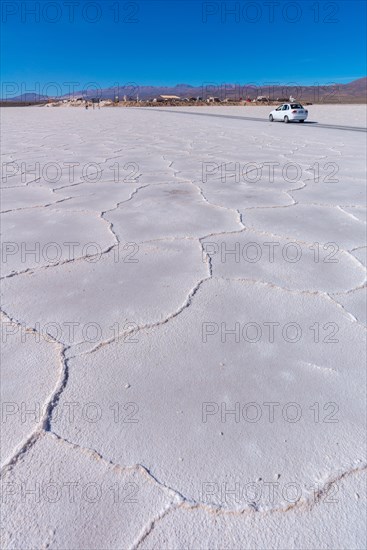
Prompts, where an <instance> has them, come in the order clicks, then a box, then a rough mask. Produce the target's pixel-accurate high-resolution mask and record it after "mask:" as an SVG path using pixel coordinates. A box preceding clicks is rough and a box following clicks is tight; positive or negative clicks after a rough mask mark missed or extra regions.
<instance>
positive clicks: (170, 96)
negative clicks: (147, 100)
mask: <svg viewBox="0 0 367 550" xmlns="http://www.w3.org/2000/svg"><path fill="white" fill-rule="evenodd" d="M159 97H160V98H161V99H163V100H164V101H172V100H177V99H181V98H180V97H179V96H178V95H160V96H159Z"/></svg>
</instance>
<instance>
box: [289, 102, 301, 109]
mask: <svg viewBox="0 0 367 550" xmlns="http://www.w3.org/2000/svg"><path fill="white" fill-rule="evenodd" d="M291 109H303V107H302V105H301V104H300V103H292V105H291Z"/></svg>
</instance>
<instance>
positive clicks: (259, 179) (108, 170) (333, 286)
mask: <svg viewBox="0 0 367 550" xmlns="http://www.w3.org/2000/svg"><path fill="white" fill-rule="evenodd" d="M268 110H269V109H268V108H267V107H243V108H238V107H233V108H232V107H226V108H219V107H203V108H186V109H184V108H179V109H177V111H176V112H175V111H174V109H173V108H167V109H162V108H159V109H135V108H131V109H124V108H104V109H101V110H97V109H96V110H92V109H90V110H88V111H85V110H84V109H80V108H49V109H46V108H39V107H34V108H22V109H21V108H8V109H3V110H2V111H1V118H2V134H3V146H2V181H1V186H2V206H1V212H2V214H1V218H2V234H3V236H2V239H3V243H2V261H1V266H2V312H3V313H2V344H3V346H2V347H3V352H2V388H1V397H2V403H3V407H2V440H3V441H2V478H3V480H2V483H3V485H2V493H3V496H2V502H3V506H2V513H3V514H4V517H3V519H2V538H3V542H2V547H3V548H8V549H18V548H52V549H84V548H91V549H92V548H93V549H96V550H97V549H102V548H103V549H106V548H108V549H110V548H111V549H112V548H113V549H125V548H141V549H142V548H144V549H158V548H159V549H161V548H166V549H169V550H172V549H181V548H195V549H197V548H200V549H218V550H219V549H223V548H228V549H240V548H241V549H242V548H246V549H253V548H259V549H264V550H265V549H267V550H268V549H270V548H274V549H275V548H276V549H285V548H286V549H298V548H302V549H309V548H320V549H327V548H343V549H344V548H345V549H347V548H348V549H361V548H364V547H365V540H366V531H365V526H364V523H365V522H364V518H365V513H366V506H365V483H366V482H365V474H366V457H365V443H366V442H365V433H366V422H365V418H366V407H365V385H366V373H365V362H366V325H365V323H366V294H365V286H366V251H367V248H366V188H365V179H364V178H365V174H364V169H365V164H366V133H364V132H361V131H357V128H360V127H363V126H365V120H366V109H365V106H360V105H357V106H342V105H331V106H327V105H325V106H310V107H309V111H310V121H315V122H317V121H318V122H320V123H322V124H325V125H335V128H332V127H330V128H326V127H321V126H318V125H317V124H308V125H305V124H304V125H297V124H289V125H285V124H281V123H270V122H267V121H266V117H267V114H268ZM172 111H174V112H172ZM178 111H180V112H178ZM197 114H201V115H202V116H195V115H197ZM207 114H209V115H213V114H215V115H217V116H215V117H213V116H206V115H207ZM230 117H248V119H242V120H241V119H240V118H230ZM251 117H252V118H260V119H261V118H263V119H264V121H257V120H250V118H251ZM337 126H340V127H341V126H345V127H349V128H350V129H344V130H343V129H338V127H337ZM351 127H355V130H353V128H351Z"/></svg>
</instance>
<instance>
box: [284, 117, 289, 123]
mask: <svg viewBox="0 0 367 550" xmlns="http://www.w3.org/2000/svg"><path fill="white" fill-rule="evenodd" d="M284 122H285V123H286V124H288V122H289V118H288V117H287V116H285V117H284Z"/></svg>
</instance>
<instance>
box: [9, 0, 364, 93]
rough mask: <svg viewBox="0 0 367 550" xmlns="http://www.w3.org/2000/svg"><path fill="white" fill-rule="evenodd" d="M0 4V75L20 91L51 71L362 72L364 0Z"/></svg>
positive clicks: (134, 76)
mask: <svg viewBox="0 0 367 550" xmlns="http://www.w3.org/2000/svg"><path fill="white" fill-rule="evenodd" d="M73 3H74V4H75V5H74V7H72V6H71V5H72V4H73ZM37 4H38V6H37ZM67 4H69V5H67ZM269 4H273V7H271V6H270V5H269ZM38 7H39V13H37V14H36V16H35V15H34V14H32V13H30V12H31V11H32V10H33V11H34V10H35V9H36V10H38ZM1 9H2V18H1V20H2V38H1V62H2V80H3V82H15V83H21V82H26V83H27V87H28V88H29V90H28V91H32V89H33V87H34V86H32V84H33V83H35V82H38V83H40V85H41V86H42V87H43V86H44V85H45V84H46V83H47V82H51V81H54V82H57V83H58V84H59V85H62V84H63V83H64V82H68V81H74V82H79V83H80V84H81V86H80V87H79V89H80V88H82V87H83V86H84V85H86V84H87V83H88V82H91V81H93V82H96V83H98V84H99V85H100V86H101V87H107V86H110V85H113V84H114V83H116V82H118V83H119V84H120V85H124V84H125V83H127V82H135V83H137V84H138V85H146V84H153V85H158V84H166V85H174V84H177V83H189V84H193V85H201V84H203V83H208V82H215V83H223V82H231V83H241V84H243V83H250V82H251V83H255V84H258V85H260V84H264V83H268V82H279V83H283V84H284V83H289V82H296V83H298V84H313V83H315V82H317V83H320V84H326V83H330V82H341V83H343V82H348V81H350V80H353V79H356V78H360V77H362V76H365V75H366V56H365V51H366V38H365V25H366V2H365V1H364V0H348V1H341V2H339V1H335V2H329V1H319V2H318V1H317V0H309V1H308V0H297V1H296V2H288V1H287V2H284V1H282V0H274V1H273V2H272V0H261V1H252V2H249V1H243V2H239V1H237V2H233V1H227V2H221V1H210V2H209V1H208V2H201V1H198V0H142V1H141V0H137V1H131V2H130V1H120V2H119V1H115V0H102V1H99V2H89V1H85V0H78V1H76V0H74V2H73V0H68V1H67V0H56V1H55V0H53V1H52V2H51V0H50V1H49V0H40V1H38V2H33V1H24V0H23V1H21V2H16V1H7V0H2V2H1ZM233 9H235V10H237V13H236V14H233V13H232V14H231V13H230V11H231V10H233ZM73 10H74V13H73ZM117 10H119V13H118V12H117ZM36 19H37V20H36ZM94 19H96V21H95V22H93V20H94ZM53 20H54V21H53ZM292 20H294V21H292ZM50 95H52V91H51V93H50Z"/></svg>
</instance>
